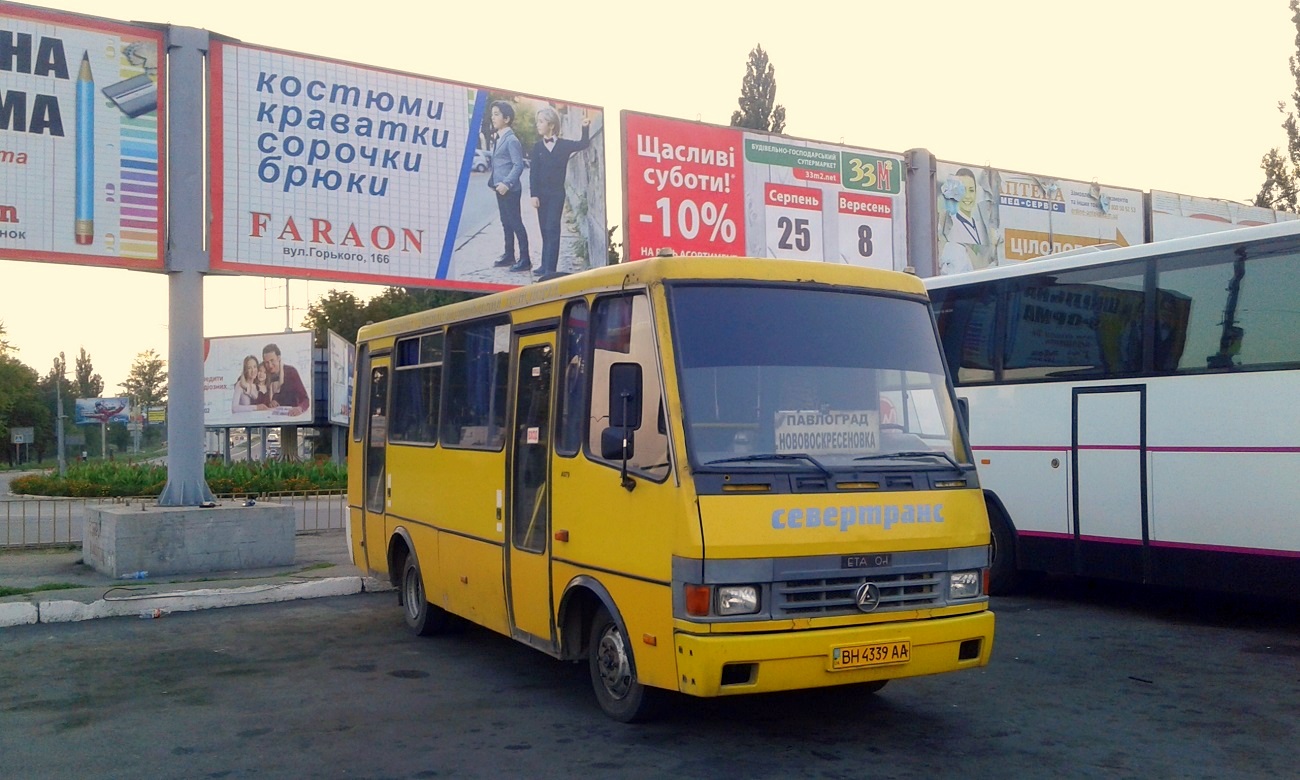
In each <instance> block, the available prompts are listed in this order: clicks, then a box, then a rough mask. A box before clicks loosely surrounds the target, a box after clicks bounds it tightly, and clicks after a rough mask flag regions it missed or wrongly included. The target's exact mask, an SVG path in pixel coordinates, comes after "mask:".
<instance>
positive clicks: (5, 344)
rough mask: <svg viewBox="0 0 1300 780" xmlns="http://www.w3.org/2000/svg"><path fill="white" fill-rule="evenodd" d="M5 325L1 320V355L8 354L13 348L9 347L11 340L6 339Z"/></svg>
mask: <svg viewBox="0 0 1300 780" xmlns="http://www.w3.org/2000/svg"><path fill="white" fill-rule="evenodd" d="M4 336H5V323H4V320H0V355H4V354H7V353H8V352H9V350H11V349H13V347H11V346H9V340H8V339H6V338H5V337H4Z"/></svg>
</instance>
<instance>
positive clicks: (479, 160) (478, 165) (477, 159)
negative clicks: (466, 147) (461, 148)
mask: <svg viewBox="0 0 1300 780" xmlns="http://www.w3.org/2000/svg"><path fill="white" fill-rule="evenodd" d="M473 167H474V172H475V173H482V172H483V171H486V170H487V169H488V153H487V150H485V149H475V150H474V165H473Z"/></svg>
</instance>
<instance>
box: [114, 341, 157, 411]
mask: <svg viewBox="0 0 1300 780" xmlns="http://www.w3.org/2000/svg"><path fill="white" fill-rule="evenodd" d="M166 365H167V363H166V361H164V360H163V359H162V358H161V357H159V355H158V353H157V352H155V351H154V350H152V349H146V350H145V351H144V352H141V353H140V354H138V355H136V356H135V362H134V363H132V364H131V371H130V372H129V373H128V374H127V376H126V381H125V382H123V383H122V389H123V390H125V391H126V393H127V395H129V396H131V402H132V404H133V405H134V406H135V407H136V408H137V409H141V408H142V407H148V406H159V405H161V404H163V403H165V402H166V401H167V370H166V368H165V366H166Z"/></svg>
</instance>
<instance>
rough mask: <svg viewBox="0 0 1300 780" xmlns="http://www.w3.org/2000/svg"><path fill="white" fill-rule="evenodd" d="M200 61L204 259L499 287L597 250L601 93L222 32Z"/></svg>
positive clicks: (363, 278) (236, 266) (567, 266)
mask: <svg viewBox="0 0 1300 780" xmlns="http://www.w3.org/2000/svg"><path fill="white" fill-rule="evenodd" d="M210 62H211V68H210V73H211V76H210V78H211V83H210V89H209V94H210V100H211V117H212V120H211V128H212V129H211V132H212V146H211V155H212V160H211V170H212V189H213V192H212V203H213V209H214V217H215V218H214V225H215V229H214V232H213V245H212V250H213V251H212V266H213V269H214V270H224V271H228V272H233V273H245V274H264V275H270V276H298V277H306V278H312V279H334V280H339V281H352V282H369V283H376V284H389V285H417V286H425V287H450V288H462V289H500V288H503V287H508V286H516V285H521V284H527V283H529V282H531V281H532V280H533V278H534V277H535V276H540V275H542V273H541V272H543V271H547V272H568V271H575V270H583V269H585V268H587V267H589V266H591V265H604V264H605V261H606V252H605V247H606V238H605V236H606V234H605V153H604V132H603V131H604V120H603V114H602V112H601V111H600V109H598V108H595V107H592V106H585V105H580V104H576V103H564V102H559V101H554V100H550V99H547V98H540V97H531V96H523V95H518V94H515V93H505V92H499V91H492V90H489V89H487V88H483V87H476V86H471V85H466V84H460V83H455V82H448V81H438V80H435V79H430V78H426V77H422V76H415V75H410V74H405V73H398V72H394V71H388V70H382V69H377V68H372V67H368V66H361V65H355V64H350V63H344V62H339V61H335V60H327V59H322V58H317V57H309V56H303V55H298V54H294V53H291V52H284V51H277V50H273V49H265V48H256V47H251V46H245V45H237V44H231V43H222V42H215V43H214V44H213V47H212V52H211V56H210ZM494 115H500V116H501V117H502V119H501V123H500V124H499V125H494V124H493V116H494ZM507 119H509V122H508V123H507V121H506V120H507ZM507 125H508V126H507ZM544 136H545V137H550V138H555V139H558V140H554V141H552V142H551V143H546V142H545V141H544ZM566 214H567V217H566ZM506 260H509V262H504V261H506ZM524 260H527V261H528V262H527V264H526V265H524V264H523V263H521V261H524ZM546 266H549V267H546Z"/></svg>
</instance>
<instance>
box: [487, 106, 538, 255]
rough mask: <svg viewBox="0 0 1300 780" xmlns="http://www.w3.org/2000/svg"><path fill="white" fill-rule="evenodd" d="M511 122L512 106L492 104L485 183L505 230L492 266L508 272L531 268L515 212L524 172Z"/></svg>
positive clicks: (524, 235)
mask: <svg viewBox="0 0 1300 780" xmlns="http://www.w3.org/2000/svg"><path fill="white" fill-rule="evenodd" d="M514 122H515V109H514V106H512V105H510V104H509V103H507V102H506V101H504V100H498V101H495V102H494V103H493V104H492V129H493V130H495V131H496V132H495V133H494V137H495V138H496V142H495V143H493V145H492V151H491V152H490V153H489V154H488V170H489V171H491V173H489V174H488V186H489V187H491V188H492V190H493V191H494V192H496V194H497V212H498V213H499V214H500V215H501V230H502V231H503V232H504V233H505V253H504V254H502V255H501V259H500V260H497V261H496V263H494V264H493V265H495V266H497V267H499V268H504V267H506V266H509V267H510V270H511V271H527V270H528V269H530V268H532V266H533V262H532V259H531V258H530V257H529V256H528V233H527V232H526V231H525V230H524V219H523V217H522V216H520V214H519V199H520V197H521V196H522V195H523V186H522V183H521V182H520V177H521V176H522V175H523V173H524V145H523V144H521V143H520V142H519V136H517V135H515V131H514V129H513V128H512V127H511V125H513V124H514ZM516 239H518V241H519V260H518V262H516V261H515V240H516Z"/></svg>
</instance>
